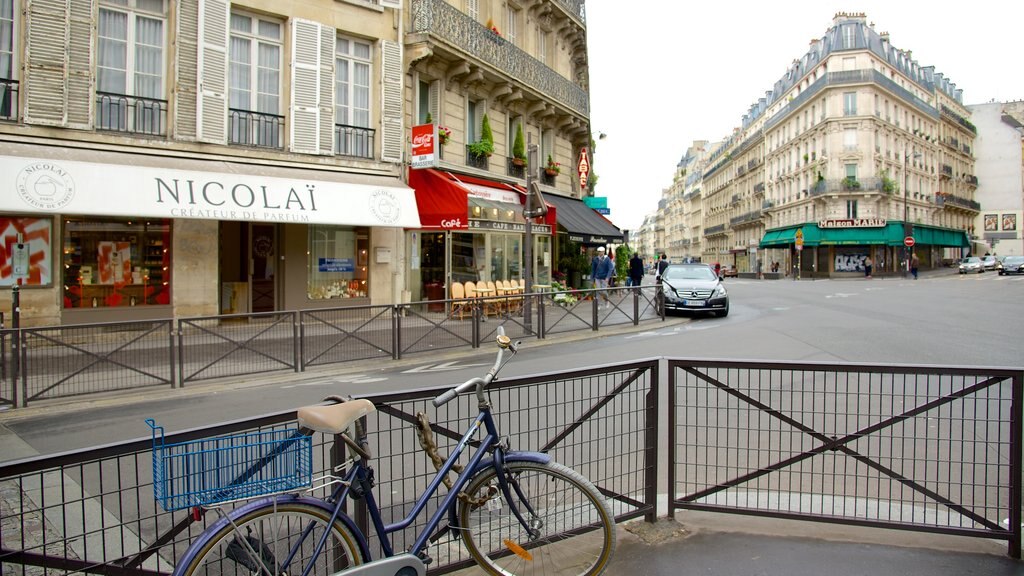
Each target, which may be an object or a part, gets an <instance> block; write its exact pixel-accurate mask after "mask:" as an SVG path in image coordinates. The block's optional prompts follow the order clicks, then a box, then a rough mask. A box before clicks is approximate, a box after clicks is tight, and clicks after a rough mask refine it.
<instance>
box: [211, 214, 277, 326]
mask: <svg viewBox="0 0 1024 576" xmlns="http://www.w3.org/2000/svg"><path fill="white" fill-rule="evenodd" d="M277 253H278V251H277V230H276V228H275V227H274V225H273V224H250V223H247V222H221V223H220V280H221V303H220V311H221V313H222V314H246V313H249V312H272V311H274V310H275V309H276V306H277V289H276V286H277V284H276V262H277Z"/></svg>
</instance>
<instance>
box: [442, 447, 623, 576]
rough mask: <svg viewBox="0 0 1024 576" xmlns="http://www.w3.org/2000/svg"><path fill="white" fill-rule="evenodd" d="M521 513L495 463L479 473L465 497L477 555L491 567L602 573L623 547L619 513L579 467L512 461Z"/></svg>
mask: <svg viewBox="0 0 1024 576" xmlns="http://www.w3.org/2000/svg"><path fill="white" fill-rule="evenodd" d="M503 473H504V474H505V478H506V479H507V480H508V481H509V492H510V493H511V495H512V500H513V502H512V505H513V506H514V507H515V508H516V509H517V510H518V511H519V513H520V515H521V516H522V517H523V519H524V520H526V522H527V524H528V525H529V527H530V528H529V530H528V529H527V528H525V527H524V526H523V523H522V522H520V520H519V519H518V518H517V517H516V516H515V514H514V513H513V511H512V507H511V506H509V503H508V502H505V499H504V497H503V496H502V494H501V492H500V490H499V489H498V479H497V476H496V475H495V471H494V469H493V468H488V469H485V470H483V471H482V472H480V473H478V474H477V475H476V476H475V477H474V478H473V479H472V480H470V482H469V486H468V488H467V489H466V494H467V495H468V496H469V499H467V500H468V501H466V500H460V503H459V522H460V523H461V528H462V529H463V540H464V542H465V544H466V547H467V548H468V550H469V553H470V555H471V556H472V557H473V559H474V560H476V562H477V564H479V565H480V566H481V567H482V568H484V570H485V571H486V572H487V573H488V574H492V575H501V576H526V575H534V574H537V575H542V574H543V575H559V576H577V575H588V576H592V575H596V574H600V573H601V572H603V571H604V569H605V568H606V567H607V565H608V560H609V559H610V558H611V555H612V552H613V551H614V550H615V520H614V517H613V516H612V514H611V512H610V511H609V510H608V505H607V504H606V502H605V499H604V497H603V496H602V495H601V494H600V492H598V491H597V488H595V487H594V485H593V484H591V483H590V481H589V480H587V479H586V478H584V477H583V476H580V475H579V474H577V473H576V472H575V471H573V470H571V469H569V468H566V467H565V466H562V465H561V464H556V463H554V462H548V463H546V464H539V463H534V462H510V463H508V464H506V466H505V469H504V471H503Z"/></svg>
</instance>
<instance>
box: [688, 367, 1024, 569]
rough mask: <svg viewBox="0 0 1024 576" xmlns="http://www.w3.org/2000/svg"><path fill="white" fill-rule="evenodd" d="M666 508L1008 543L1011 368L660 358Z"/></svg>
mask: <svg viewBox="0 0 1024 576" xmlns="http://www.w3.org/2000/svg"><path fill="white" fill-rule="evenodd" d="M668 376H669V394H670V406H671V412H670V413H669V415H668V422H669V445H670V446H671V447H672V453H671V455H670V464H669V486H670V487H671V491H672V494H673V496H672V499H671V505H670V507H671V508H670V509H671V510H674V509H677V508H687V509H696V510H710V511H715V512H731V513H737V514H753V515H760V516H773V517H785V518H795V519H802V520H816V521H822V522H834V523H842V524H857V525H864V526H874V527H881V528H898V529H904V530H916V531H924V532H941V533H948V534H959V535H965V536H974V537H982V538H993V539H1001V540H1006V541H1008V544H1009V554H1010V556H1012V557H1014V558H1019V557H1020V545H1021V424H1022V423H1021V386H1022V376H1024V373H1022V372H1021V371H1020V370H1006V369H990V368H950V367H935V366H925V367H921V366H871V365H858V364H855V365H850V364H842V365H837V364H784V363H777V364H776V363H772V364H765V363H753V362H721V361H715V362H711V361H694V360H685V361H684V360H670V361H669V367H668Z"/></svg>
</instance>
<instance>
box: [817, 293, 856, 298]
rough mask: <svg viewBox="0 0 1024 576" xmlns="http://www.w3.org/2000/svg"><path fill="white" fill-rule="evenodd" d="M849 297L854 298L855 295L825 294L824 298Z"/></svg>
mask: <svg viewBox="0 0 1024 576" xmlns="http://www.w3.org/2000/svg"><path fill="white" fill-rule="evenodd" d="M850 296H856V294H847V293H845V292H836V293H835V294H826V295H825V298H849V297H850Z"/></svg>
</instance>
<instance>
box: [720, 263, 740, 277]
mask: <svg viewBox="0 0 1024 576" xmlns="http://www.w3.org/2000/svg"><path fill="white" fill-rule="evenodd" d="M739 275H740V273H739V270H737V269H736V267H735V266H724V267H722V278H738V277H739Z"/></svg>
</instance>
